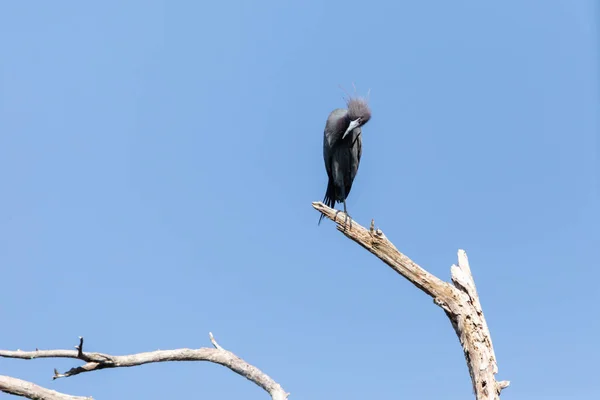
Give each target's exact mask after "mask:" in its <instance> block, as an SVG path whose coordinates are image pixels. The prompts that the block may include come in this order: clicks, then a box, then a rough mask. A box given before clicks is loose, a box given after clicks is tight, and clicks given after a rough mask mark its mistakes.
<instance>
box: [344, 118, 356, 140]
mask: <svg viewBox="0 0 600 400" xmlns="http://www.w3.org/2000/svg"><path fill="white" fill-rule="evenodd" d="M359 125H360V118H356V119H355V120H354V121H350V125H348V129H346V132H344V135H343V136H342V139H343V138H345V137H346V135H347V134H349V133H350V132H352V131H353V130H354V128H356V127H358V126H359Z"/></svg>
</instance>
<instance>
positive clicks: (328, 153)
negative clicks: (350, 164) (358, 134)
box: [323, 108, 348, 179]
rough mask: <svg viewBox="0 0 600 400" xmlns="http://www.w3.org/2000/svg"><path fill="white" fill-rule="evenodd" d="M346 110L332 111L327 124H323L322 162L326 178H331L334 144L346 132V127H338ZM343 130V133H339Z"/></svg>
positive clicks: (337, 109)
mask: <svg viewBox="0 0 600 400" xmlns="http://www.w3.org/2000/svg"><path fill="white" fill-rule="evenodd" d="M347 113H348V110H346V109H343V108H336V109H335V110H333V111H332V112H331V113H330V114H329V117H328V118H327V122H326V123H325V130H324V132H323V160H324V161H325V169H326V170H327V176H328V177H329V178H330V179H331V178H332V176H331V175H332V171H331V157H332V156H333V152H334V151H333V150H334V147H335V146H336V143H337V141H338V139H339V138H341V135H342V134H343V133H344V131H345V130H346V127H343V126H340V120H341V119H342V118H344V117H345V116H346V114H347ZM342 129H343V131H341V130H342Z"/></svg>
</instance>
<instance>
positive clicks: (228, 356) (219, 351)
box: [0, 333, 289, 400]
mask: <svg viewBox="0 0 600 400" xmlns="http://www.w3.org/2000/svg"><path fill="white" fill-rule="evenodd" d="M209 335H210V340H211V342H212V344H213V346H214V347H215V348H214V349H212V348H208V347H202V348H199V349H177V350H157V351H151V352H147V353H137V354H130V355H125V356H113V355H109V354H103V353H90V352H84V350H83V337H79V345H77V346H75V350H37V349H36V350H34V351H21V350H16V351H11V350H0V357H4V358H19V359H23V360H31V359H34V358H74V359H79V360H82V361H84V362H85V364H84V365H82V366H79V367H74V368H71V369H70V370H68V371H66V372H64V373H59V372H58V371H57V370H56V369H55V370H54V376H53V378H52V379H58V378H67V377H70V376H74V375H78V374H81V373H84V372H91V371H98V370H101V369H105V368H121V367H135V366H138V365H143V364H149V363H157V362H165V361H208V362H212V363H216V364H220V365H223V366H224V367H227V368H229V369H230V370H232V371H233V372H235V373H237V374H239V375H241V376H243V377H244V378H246V379H248V380H250V381H252V382H254V383H255V384H256V385H258V386H260V387H261V388H263V389H264V390H265V391H266V392H267V393H269V395H270V396H271V398H272V399H273V400H286V399H287V397H288V396H289V393H286V392H285V391H284V390H283V388H282V387H281V386H280V385H279V384H278V383H277V382H275V381H274V380H273V379H272V378H271V377H270V376H269V375H267V374H265V373H264V372H262V371H261V370H260V369H258V368H257V367H255V366H253V365H250V364H248V363H247V362H246V361H244V360H243V359H241V358H240V357H238V356H236V355H235V354H233V353H232V352H230V351H228V350H225V349H224V348H223V347H221V346H220V345H219V344H218V343H217V341H216V340H215V338H214V337H213V335H212V333H210V334H209ZM13 379H14V378H13ZM23 382H24V381H23ZM30 385H33V384H30ZM33 386H36V385H33ZM0 388H1V389H0V390H2V391H5V390H4V389H3V388H4V387H3V386H0ZM36 388H39V389H40V390H42V391H43V390H46V391H48V389H44V388H40V387H39V386H36ZM36 390H37V389H36ZM36 390H34V389H30V392H32V393H34V395H32V396H33V397H32V396H28V395H24V394H23V396H25V397H28V398H30V399H38V398H39V399H65V400H66V399H82V397H73V396H67V395H59V396H63V397H43V392H42V391H39V392H36ZM6 392H7V393H12V392H8V391H6ZM48 392H52V391H48ZM52 393H56V392H52ZM13 394H16V393H13ZM36 396H37V397H36Z"/></svg>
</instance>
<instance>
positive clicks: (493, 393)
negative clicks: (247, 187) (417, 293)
mask: <svg viewBox="0 0 600 400" xmlns="http://www.w3.org/2000/svg"><path fill="white" fill-rule="evenodd" d="M312 205H313V207H314V208H315V209H316V210H317V211H320V212H321V213H322V214H324V215H325V216H326V217H327V218H329V219H330V220H332V221H334V222H335V223H336V224H337V229H338V230H339V231H341V232H342V233H343V234H344V235H346V236H347V237H348V238H350V239H351V240H353V241H355V242H356V243H358V244H360V245H361V246H362V247H364V248H365V249H367V250H368V251H370V252H371V253H373V254H374V255H375V256H377V257H378V258H379V259H380V260H381V261H383V262H384V263H386V264H387V265H388V266H390V267H391V268H392V269H393V270H394V271H396V272H397V273H399V274H400V275H402V276H403V277H405V278H406V279H408V280H409V281H410V282H411V283H412V284H414V285H415V286H416V287H418V288H419V289H421V290H422V291H423V292H425V293H427V294H428V295H429V296H431V297H432V298H433V300H434V303H435V304H437V305H438V306H440V307H441V308H442V309H443V310H444V311H445V312H446V315H447V316H448V318H450V322H451V323H452V326H453V327H454V330H455V332H456V334H457V335H458V338H459V339H460V344H461V345H462V348H463V350H464V354H465V359H466V361H467V366H468V367H469V373H470V375H471V382H472V384H473V390H474V392H475V397H476V398H477V400H498V399H499V397H500V392H501V391H502V389H504V388H506V387H508V385H509V384H510V382H509V381H500V382H498V381H496V378H495V374H496V373H498V365H497V364H496V355H495V354H494V347H493V346H492V337H491V335H490V331H489V329H488V326H487V323H486V321H485V317H484V315H483V310H482V308H481V304H480V303H479V296H478V295H477V290H476V289H475V281H474V280H473V276H472V274H471V269H470V267H469V260H468V259H467V253H465V251H464V250H459V251H458V265H452V266H451V267H450V272H451V276H452V283H453V284H450V283H448V282H444V281H443V280H441V279H439V278H438V277H436V276H434V275H432V274H430V273H429V272H427V271H426V270H425V269H423V268H422V267H420V266H419V265H417V264H416V263H415V262H413V261H412V260H411V259H410V258H408V257H407V256H405V255H404V254H402V253H401V252H399V251H398V249H396V247H395V246H394V245H393V244H392V242H390V241H389V240H388V239H387V238H386V237H385V235H384V234H383V232H382V231H381V230H380V229H375V222H374V221H371V227H370V229H366V228H364V227H362V226H361V225H359V224H357V223H356V222H354V221H352V223H351V224H350V223H349V222H348V223H344V219H345V214H344V213H343V212H340V211H337V210H334V209H332V208H330V207H327V206H326V205H325V204H323V203H322V202H313V203H312Z"/></svg>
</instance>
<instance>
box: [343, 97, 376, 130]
mask: <svg viewBox="0 0 600 400" xmlns="http://www.w3.org/2000/svg"><path fill="white" fill-rule="evenodd" d="M347 104H348V118H349V119H350V125H348V129H346V132H344V135H343V136H342V139H344V138H345V137H346V135H347V134H349V133H350V132H352V131H353V130H354V129H356V128H358V127H361V126H363V125H364V124H366V123H367V122H369V120H370V119H371V109H370V108H369V103H368V102H367V100H366V99H364V98H362V97H351V98H349V99H348V101H347Z"/></svg>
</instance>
